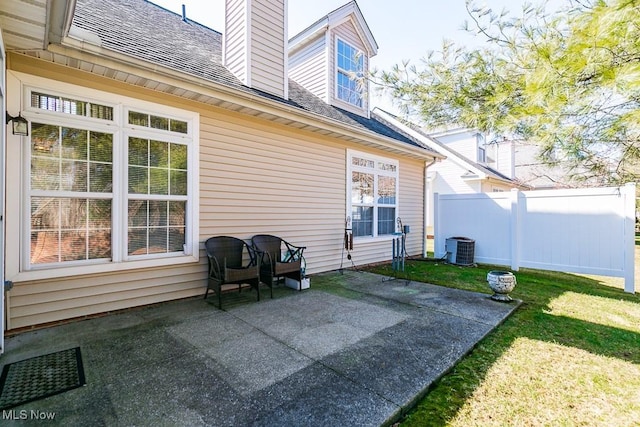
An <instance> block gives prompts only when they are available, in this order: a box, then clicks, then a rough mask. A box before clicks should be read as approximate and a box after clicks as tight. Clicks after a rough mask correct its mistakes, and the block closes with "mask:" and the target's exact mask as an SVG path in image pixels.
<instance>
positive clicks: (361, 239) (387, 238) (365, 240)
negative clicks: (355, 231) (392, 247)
mask: <svg viewBox="0 0 640 427" xmlns="http://www.w3.org/2000/svg"><path fill="white" fill-rule="evenodd" d="M396 237H398V236H394V235H393V234H385V235H384V236H376V237H371V236H359V237H356V236H354V237H353V241H354V242H358V243H365V244H366V243H378V242H388V241H391V240H393V239H395V238H396Z"/></svg>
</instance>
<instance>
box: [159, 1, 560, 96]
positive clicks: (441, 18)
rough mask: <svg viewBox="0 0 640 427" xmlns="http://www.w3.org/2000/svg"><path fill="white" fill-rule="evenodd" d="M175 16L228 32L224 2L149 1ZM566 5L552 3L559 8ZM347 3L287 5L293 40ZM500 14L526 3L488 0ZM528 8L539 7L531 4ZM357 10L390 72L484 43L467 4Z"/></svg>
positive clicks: (367, 5)
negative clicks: (446, 50) (471, 27)
mask: <svg viewBox="0 0 640 427" xmlns="http://www.w3.org/2000/svg"><path fill="white" fill-rule="evenodd" d="M151 1H152V2H153V3H156V4H158V5H160V6H162V7H164V8H166V9H169V10H171V11H173V12H176V13H181V12H182V5H183V4H184V5H185V6H186V12H187V17H188V18H190V19H192V20H194V21H197V22H199V23H201V24H204V25H206V26H208V27H210V28H213V29H214V30H217V31H220V32H223V31H224V19H223V14H224V0H151ZM566 1H567V0H552V1H551V2H550V4H552V5H555V6H557V5H559V4H564V3H566ZM347 2H348V0H316V1H310V0H288V6H289V34H288V35H289V38H291V37H292V36H294V35H296V34H297V33H299V32H300V31H302V30H303V29H305V28H306V27H308V26H309V25H310V24H312V23H313V22H315V21H317V20H318V19H320V18H321V17H323V16H325V15H326V14H327V13H329V12H331V11H332V10H334V9H337V8H339V7H340V6H342V5H344V4H346V3H347ZM476 3H477V4H479V5H483V4H486V5H487V6H488V7H490V8H492V9H493V10H494V11H496V12H499V11H501V10H502V9H503V8H506V9H507V10H509V11H512V12H520V11H521V10H522V5H523V4H524V3H525V0H485V1H478V2H476ZM529 3H534V4H539V3H540V1H538V0H533V1H529ZM358 6H360V10H361V11H362V14H363V15H364V19H365V20H366V21H367V24H368V25H369V28H370V29H371V32H372V33H373V36H374V37H375V39H376V41H377V42H378V47H379V49H378V55H377V56H375V57H374V58H372V60H371V66H372V67H375V68H378V69H381V70H386V69H389V68H391V67H392V66H393V65H394V64H398V63H400V62H402V61H403V60H411V61H412V62H417V61H419V60H420V58H422V57H424V56H425V54H426V53H427V51H429V50H439V49H440V47H441V46H442V40H443V39H449V40H454V41H456V42H459V43H464V44H479V43H481V42H482V40H481V39H480V38H478V37H472V36H471V35H469V34H468V33H466V32H465V31H464V30H462V29H461V27H462V24H463V23H464V21H465V20H467V19H468V15H467V11H466V9H465V1H464V0H395V1H389V0H358ZM372 104H373V105H374V106H375V105H376V104H378V105H380V106H382V107H383V108H387V109H390V105H389V104H388V102H387V101H386V100H383V99H379V98H375V99H373V100H372Z"/></svg>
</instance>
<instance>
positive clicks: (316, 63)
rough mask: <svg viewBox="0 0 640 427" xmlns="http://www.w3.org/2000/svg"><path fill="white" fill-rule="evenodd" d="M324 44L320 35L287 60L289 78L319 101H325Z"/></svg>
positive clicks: (325, 70)
mask: <svg viewBox="0 0 640 427" xmlns="http://www.w3.org/2000/svg"><path fill="white" fill-rule="evenodd" d="M325 49H326V43H325V37H324V35H321V36H320V37H318V38H317V39H316V40H314V41H313V42H312V43H310V44H309V45H307V46H305V47H304V48H303V49H301V50H299V51H298V52H296V53H295V54H293V55H291V57H290V58H289V77H290V78H291V80H293V81H295V82H296V83H298V84H300V85H301V86H302V87H304V88H305V89H307V90H308V91H309V92H311V93H313V94H314V95H315V96H317V97H318V98H320V99H323V100H327V67H328V66H329V65H328V64H327V63H326V53H325Z"/></svg>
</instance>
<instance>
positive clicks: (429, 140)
mask: <svg viewBox="0 0 640 427" xmlns="http://www.w3.org/2000/svg"><path fill="white" fill-rule="evenodd" d="M371 117H375V118H376V119H378V120H380V121H383V122H384V123H385V124H387V125H388V126H391V127H393V128H395V129H396V131H398V132H402V133H404V134H405V135H407V136H411V137H413V138H416V139H418V140H419V141H420V142H421V143H422V144H424V145H425V147H428V148H431V149H432V150H435V151H437V152H438V153H440V154H442V155H444V156H446V157H447V158H448V159H451V160H452V161H455V162H456V163H458V164H460V165H464V167H466V168H468V169H469V176H474V175H477V176H478V177H479V178H483V177H490V178H493V179H497V180H499V181H503V182H504V183H507V184H512V185H515V186H518V187H522V185H521V183H519V182H518V181H516V180H513V179H511V178H509V177H508V176H506V175H504V174H502V173H500V172H498V171H496V170H495V169H492V168H490V167H488V166H485V165H483V164H480V163H477V162H474V161H472V160H469V159H468V158H466V157H465V156H462V155H460V154H459V153H457V152H456V151H454V150H452V149H451V148H449V147H447V145H446V144H443V143H441V142H439V141H438V140H437V139H436V138H434V137H433V136H431V134H428V133H426V132H425V131H424V130H422V129H421V128H420V127H419V126H417V125H416V124H414V123H411V122H409V121H406V120H403V119H401V118H399V117H397V116H395V115H394V114H392V113H389V112H387V111H384V110H382V109H380V108H377V107H376V108H374V109H373V111H372V112H371ZM462 131H463V129H462V128H460V129H459V130H454V131H450V132H445V134H447V135H449V134H452V133H460V132H462Z"/></svg>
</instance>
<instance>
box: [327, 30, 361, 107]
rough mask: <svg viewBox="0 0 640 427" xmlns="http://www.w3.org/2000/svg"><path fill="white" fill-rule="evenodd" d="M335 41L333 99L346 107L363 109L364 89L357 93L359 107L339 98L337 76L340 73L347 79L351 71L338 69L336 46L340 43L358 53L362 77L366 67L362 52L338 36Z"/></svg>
mask: <svg viewBox="0 0 640 427" xmlns="http://www.w3.org/2000/svg"><path fill="white" fill-rule="evenodd" d="M335 40H336V41H335V46H334V51H335V55H334V56H335V58H334V60H335V65H336V67H335V73H334V87H335V90H334V97H335V99H336V100H337V101H340V102H344V103H345V104H346V105H349V106H351V107H353V108H358V109H364V108H365V104H366V102H365V89H364V88H363V87H362V88H360V91H359V92H358V93H359V99H360V105H358V104H357V103H355V104H354V103H353V102H350V101H349V100H346V99H342V98H340V97H339V93H340V90H339V79H338V76H339V75H340V74H341V73H342V74H346V75H347V77H349V74H350V73H351V72H352V71H349V70H344V69H343V68H340V66H339V65H338V55H339V52H338V45H339V44H340V43H344V44H345V45H347V46H349V47H350V48H351V49H353V50H355V51H356V52H358V55H360V57H361V58H362V73H363V75H364V73H365V66H366V64H365V61H366V58H365V55H364V52H363V51H362V50H361V49H358V48H357V47H355V46H354V45H352V44H351V43H349V42H347V41H345V40H344V39H342V38H340V37H338V36H336V39H335ZM350 80H351V78H350ZM355 84H356V85H357V84H358V82H355Z"/></svg>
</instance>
